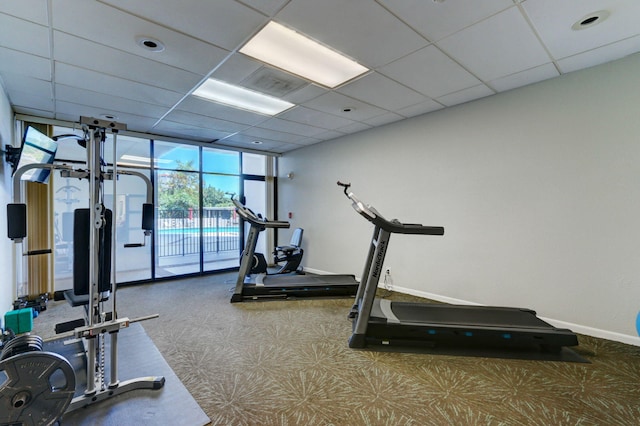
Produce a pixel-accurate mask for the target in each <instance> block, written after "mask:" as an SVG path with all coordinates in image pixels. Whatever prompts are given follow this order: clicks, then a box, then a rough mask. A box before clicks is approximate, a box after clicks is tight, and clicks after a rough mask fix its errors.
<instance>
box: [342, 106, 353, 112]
mask: <svg viewBox="0 0 640 426" xmlns="http://www.w3.org/2000/svg"><path fill="white" fill-rule="evenodd" d="M354 110H355V107H344V108H342V112H352V111H354Z"/></svg>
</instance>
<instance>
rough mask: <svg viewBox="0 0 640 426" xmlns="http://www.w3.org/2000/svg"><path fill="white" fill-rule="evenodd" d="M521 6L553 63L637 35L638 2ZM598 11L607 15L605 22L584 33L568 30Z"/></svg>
mask: <svg viewBox="0 0 640 426" xmlns="http://www.w3.org/2000/svg"><path fill="white" fill-rule="evenodd" d="M522 6H523V8H524V10H525V11H526V13H527V15H528V16H529V18H530V19H531V21H532V23H533V25H534V27H535V28H536V30H537V31H538V33H539V34H540V38H541V39H542V41H543V42H544V43H545V44H546V46H547V48H548V49H549V51H550V52H551V54H552V55H553V57H554V58H555V59H560V58H565V57H567V56H571V55H575V54H577V53H579V52H584V51H586V50H591V49H594V48H596V47H600V46H603V45H606V44H609V43H613V42H615V41H618V40H621V39H625V38H628V37H633V36H635V35H638V34H640V23H638V19H639V18H640V2H639V1H638V0H581V1H560V2H558V1H554V0H527V1H525V2H523V3H522ZM600 10H607V11H609V12H610V16H609V17H608V19H606V20H604V21H603V22H601V23H599V24H597V25H594V26H591V27H589V28H586V29H582V30H578V31H574V30H573V29H571V27H572V25H573V24H574V23H576V22H577V21H579V20H582V19H583V18H584V17H585V16H586V15H588V14H591V13H593V12H597V11H600Z"/></svg>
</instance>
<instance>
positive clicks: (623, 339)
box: [304, 267, 640, 346]
mask: <svg viewBox="0 0 640 426" xmlns="http://www.w3.org/2000/svg"><path fill="white" fill-rule="evenodd" d="M304 270H305V271H307V272H309V273H311V274H320V275H326V274H329V275H330V274H332V273H331V272H327V271H322V270H319V269H312V268H306V267H305V268H304ZM356 279H357V280H358V281H360V278H357V277H356ZM383 285H384V283H382V282H381V283H380V284H379V286H380V288H383ZM388 288H389V290H392V291H397V292H398V293H404V294H410V295H412V296H417V297H424V298H426V299H431V300H435V301H438V302H443V303H452V304H456V305H478V304H477V303H473V302H469V301H467V300H461V299H454V298H452V297H446V296H441V295H439V294H433V293H428V292H426V291H419V290H414V289H411V288H405V287H400V286H396V285H391V286H388ZM540 319H541V320H543V321H546V322H548V323H549V324H551V325H553V326H554V327H558V328H568V329H570V330H572V331H573V332H574V333H578V334H584V335H587V336H592V337H598V338H601V339H607V340H613V341H614V342H620V343H626V344H627V345H634V346H640V337H638V336H630V335H627V334H622V333H616V332H615V331H608V330H602V329H599V328H593V327H588V326H586V325H580V324H573V323H570V322H566V321H559V320H556V319H553V318H546V317H540Z"/></svg>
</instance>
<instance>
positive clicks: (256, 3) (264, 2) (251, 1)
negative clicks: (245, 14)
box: [242, 0, 289, 16]
mask: <svg viewBox="0 0 640 426" xmlns="http://www.w3.org/2000/svg"><path fill="white" fill-rule="evenodd" d="M288 2H289V0H242V3H244V4H246V5H247V6H251V7H253V8H254V9H257V10H259V11H260V12H262V13H264V14H265V15H267V16H272V15H273V14H275V13H276V12H277V11H278V10H280V9H281V8H282V6H284V5H285V4H287V3H288Z"/></svg>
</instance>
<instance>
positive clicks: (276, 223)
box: [232, 198, 291, 229]
mask: <svg viewBox="0 0 640 426" xmlns="http://www.w3.org/2000/svg"><path fill="white" fill-rule="evenodd" d="M232 201H233V204H234V205H235V206H236V212H237V213H238V214H239V215H240V217H242V218H243V219H244V220H246V221H248V222H249V223H251V224H252V225H255V226H257V227H258V228H261V229H265V228H289V227H290V226H291V224H290V223H289V222H286V221H283V220H268V219H263V218H260V217H258V216H257V215H256V214H255V213H254V212H253V211H252V210H251V209H249V208H248V207H246V206H245V205H243V204H242V203H241V202H240V201H238V200H236V199H235V198H233V199H232Z"/></svg>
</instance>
